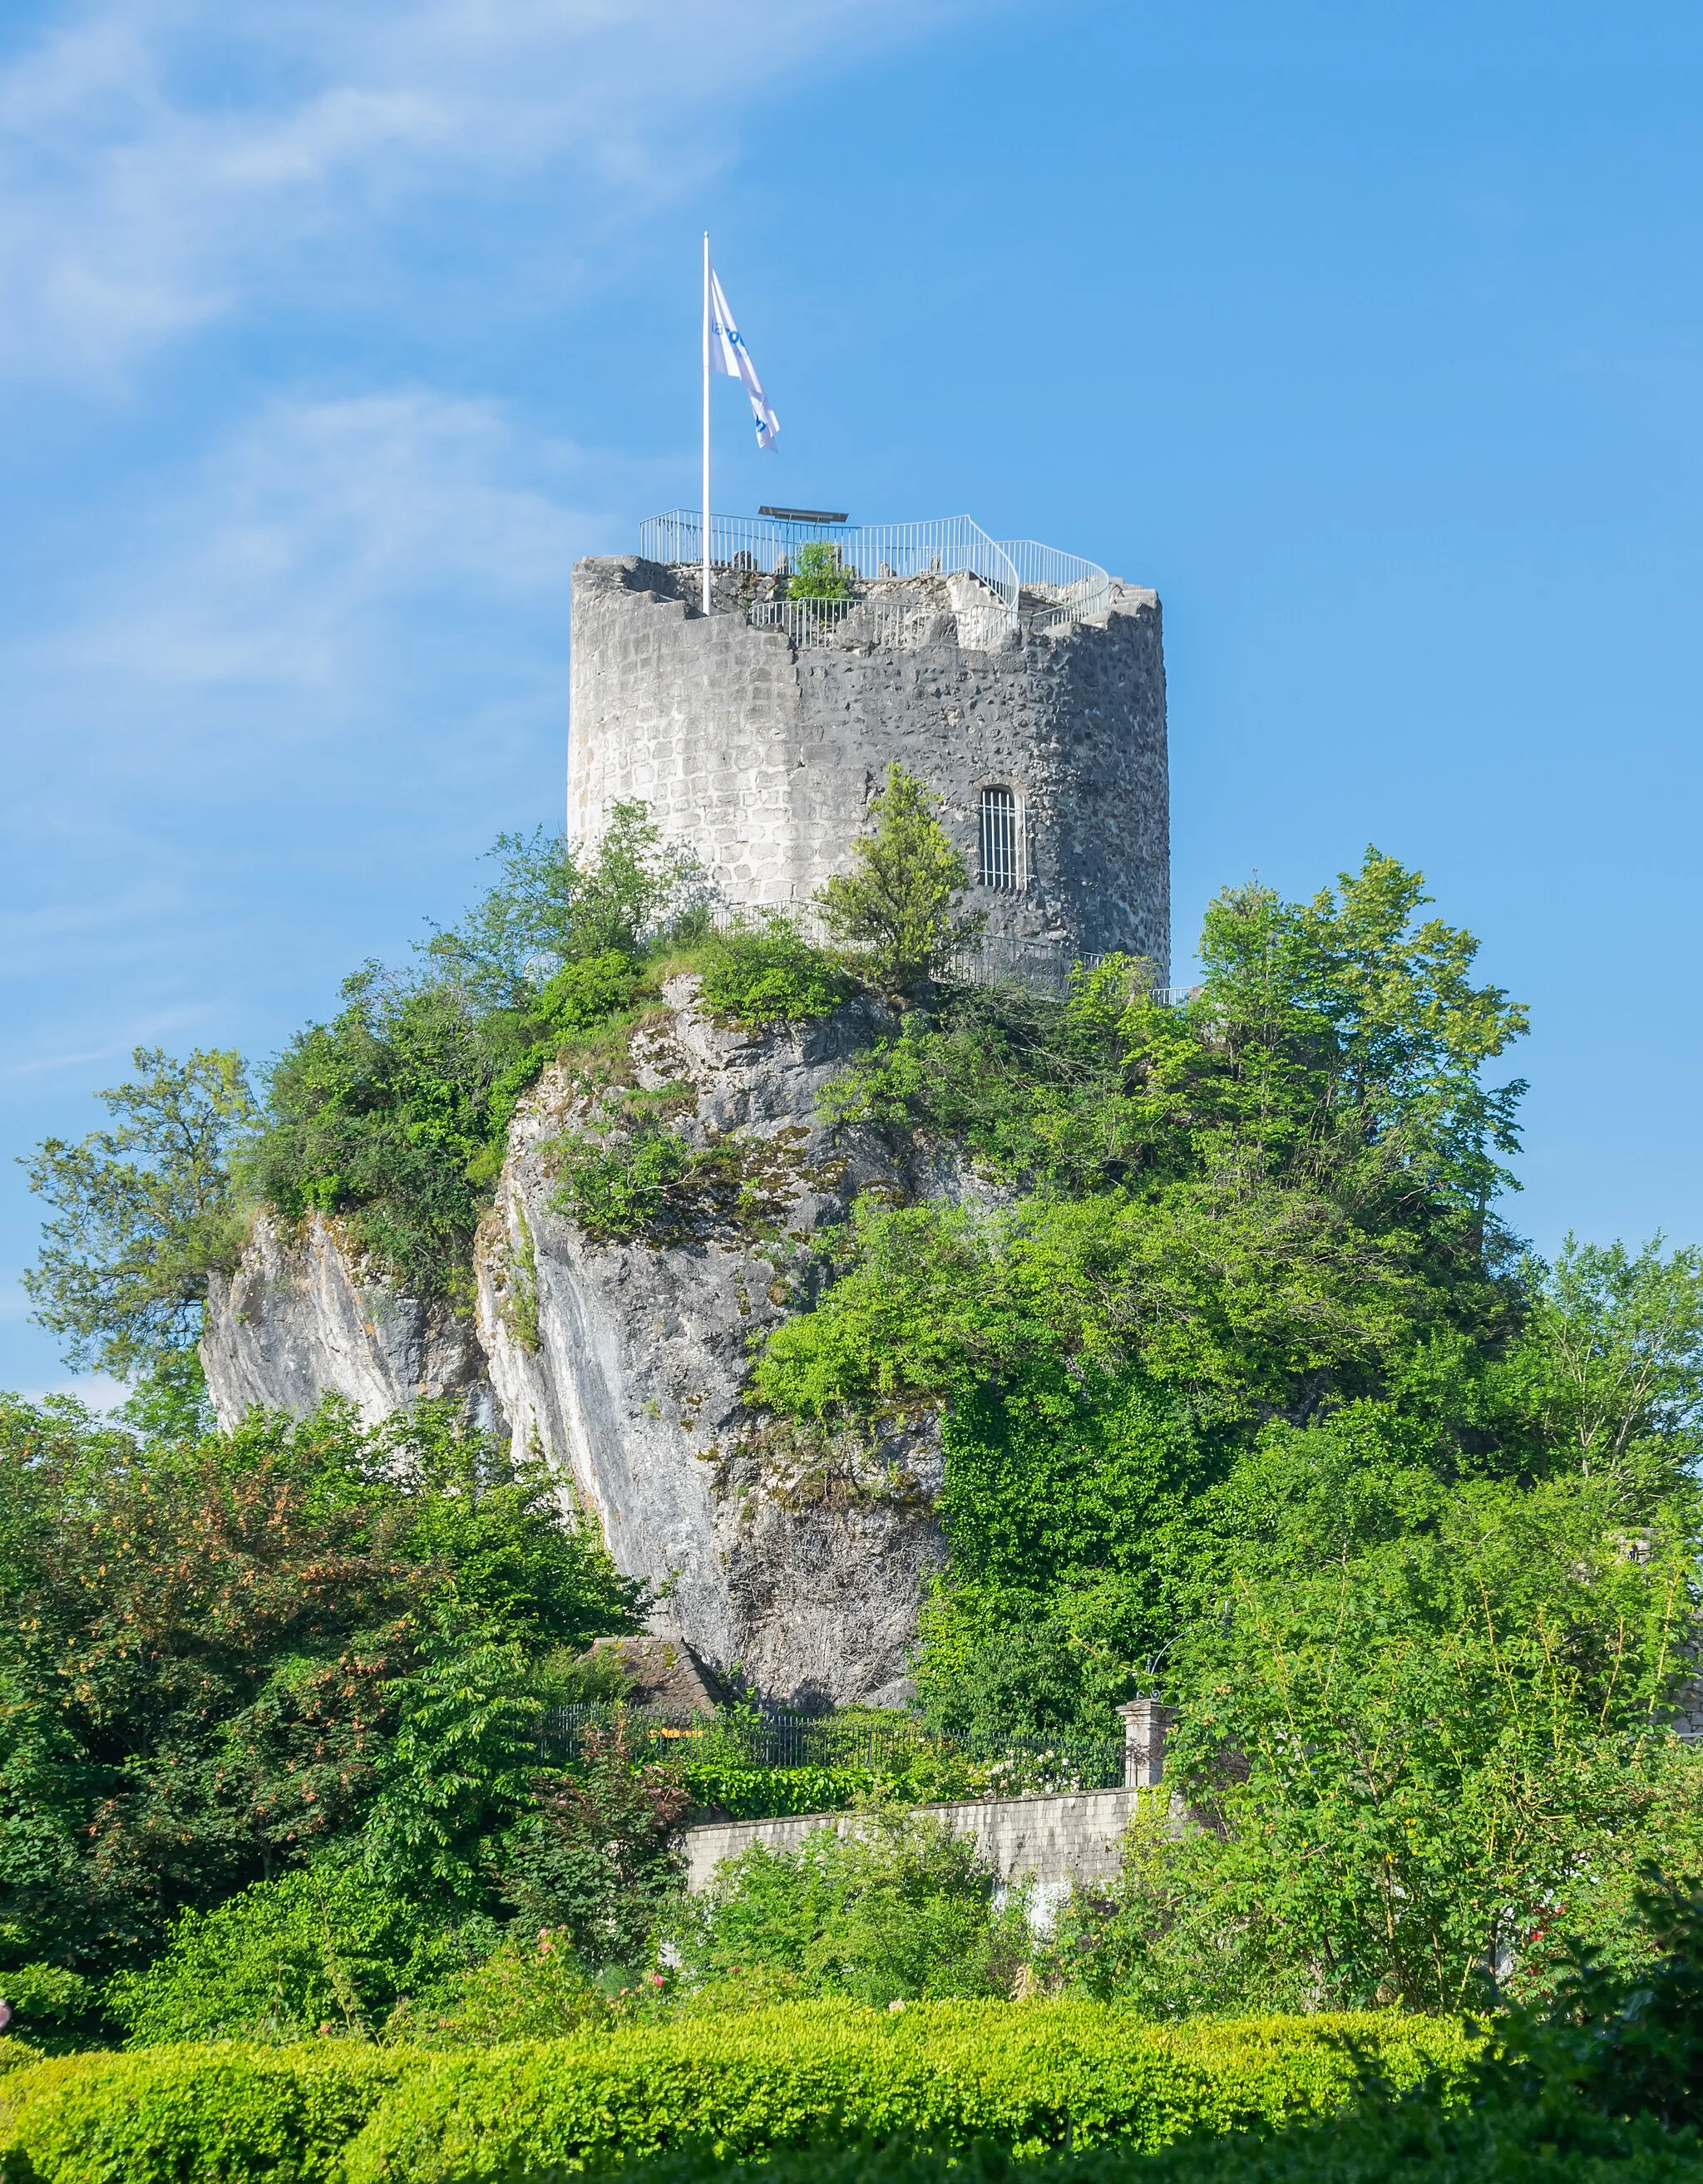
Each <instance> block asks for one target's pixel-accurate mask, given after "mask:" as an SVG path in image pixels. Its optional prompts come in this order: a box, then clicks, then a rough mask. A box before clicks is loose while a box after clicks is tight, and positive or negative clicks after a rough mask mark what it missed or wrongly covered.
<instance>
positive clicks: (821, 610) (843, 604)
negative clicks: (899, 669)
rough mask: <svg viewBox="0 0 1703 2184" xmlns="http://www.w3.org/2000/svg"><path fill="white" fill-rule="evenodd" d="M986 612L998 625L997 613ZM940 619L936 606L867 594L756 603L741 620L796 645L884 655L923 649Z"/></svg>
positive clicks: (999, 613)
mask: <svg viewBox="0 0 1703 2184" xmlns="http://www.w3.org/2000/svg"><path fill="white" fill-rule="evenodd" d="M988 611H989V612H990V614H991V615H994V616H996V617H997V619H998V620H999V621H1000V622H1001V623H1003V610H1002V609H999V608H997V606H996V607H991V608H990V609H989V610H988ZM940 618H941V610H940V609H939V608H937V607H930V606H919V605H918V604H916V602H915V600H914V599H902V598H900V599H883V598H881V597H880V596H879V593H868V592H866V593H864V594H863V598H862V599H757V600H755V601H754V602H753V603H752V604H751V607H750V608H749V609H748V610H747V612H746V616H745V619H746V620H747V621H749V622H750V623H751V627H752V628H753V629H780V630H784V631H785V632H786V634H787V636H788V637H789V638H790V639H791V641H792V643H794V644H795V645H800V644H875V645H879V646H881V647H882V648H883V649H885V650H888V651H902V650H903V649H904V648H905V647H906V646H907V645H912V644H924V643H927V641H928V638H929V635H930V632H931V631H932V630H933V628H934V627H935V623H936V622H937V621H939V620H940Z"/></svg>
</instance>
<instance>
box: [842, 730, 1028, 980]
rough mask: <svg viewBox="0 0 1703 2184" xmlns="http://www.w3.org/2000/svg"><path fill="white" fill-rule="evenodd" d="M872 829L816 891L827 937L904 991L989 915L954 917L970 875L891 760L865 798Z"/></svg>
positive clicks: (918, 788) (922, 792) (925, 796)
mask: <svg viewBox="0 0 1703 2184" xmlns="http://www.w3.org/2000/svg"><path fill="white" fill-rule="evenodd" d="M869 817H870V820H871V822H872V824H871V829H870V832H869V833H866V834H860V835H859V836H858V837H857V840H856V841H855V842H853V844H852V870H851V871H850V872H837V873H835V876H834V877H833V878H831V879H829V880H828V881H827V882H826V883H824V886H823V889H822V890H821V893H820V894H818V897H817V901H818V905H819V906H820V908H821V911H822V918H823V922H824V924H825V925H826V927H827V928H828V930H829V934H830V935H831V936H832V938H833V939H835V941H837V942H839V943H840V945H841V946H842V947H844V948H846V949H847V950H850V951H852V956H853V958H854V960H855V961H856V962H857V967H858V968H859V969H860V970H862V971H863V973H864V975H865V976H866V977H867V978H868V979H869V980H870V982H871V983H872V984H874V985H876V986H879V988H880V989H882V991H883V992H885V993H890V994H903V993H905V992H907V990H908V989H910V988H911V987H913V986H915V985H917V984H918V983H919V982H920V981H921V980H923V979H924V978H928V977H929V976H930V973H931V972H935V971H938V970H940V969H941V968H942V967H944V966H945V965H946V962H947V961H950V959H951V958H952V956H954V955H955V954H956V953H957V952H958V950H960V949H962V948H965V947H968V946H969V945H970V944H972V943H974V941H976V940H977V939H980V935H981V930H982V927H983V925H984V924H985V922H986V920H985V919H984V918H982V917H980V916H978V917H954V916H953V912H954V911H955V910H956V908H957V906H958V901H959V900H960V898H961V897H962V895H963V891H964V889H966V888H967V887H968V886H969V872H967V871H966V870H965V868H964V861H963V858H962V857H961V856H960V855H958V851H957V850H955V849H954V848H953V847H952V841H951V839H950V838H949V837H948V835H947V833H946V829H945V828H944V827H942V826H941V823H940V822H939V820H938V819H936V818H935V814H934V799H933V798H932V797H931V796H930V794H929V792H928V790H927V789H926V788H924V785H923V783H921V782H920V781H919V780H918V778H917V777H916V776H915V775H914V774H913V773H907V772H906V771H905V769H904V767H903V766H889V767H888V769H887V777H886V779H885V782H884V783H882V785H881V786H880V788H878V789H877V790H876V791H875V794H874V796H873V797H871V799H869Z"/></svg>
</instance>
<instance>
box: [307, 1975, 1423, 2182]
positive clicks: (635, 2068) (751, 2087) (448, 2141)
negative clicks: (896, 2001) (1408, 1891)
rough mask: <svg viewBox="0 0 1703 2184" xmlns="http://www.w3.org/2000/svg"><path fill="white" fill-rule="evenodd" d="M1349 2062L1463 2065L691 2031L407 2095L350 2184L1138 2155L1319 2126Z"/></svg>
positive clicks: (583, 2043) (839, 2028) (1338, 2026)
mask: <svg viewBox="0 0 1703 2184" xmlns="http://www.w3.org/2000/svg"><path fill="white" fill-rule="evenodd" d="M1355 2048H1358V2049H1359V2050H1360V2051H1361V2052H1362V2053H1365V2054H1366V2055H1369V2056H1370V2057H1371V2058H1372V2059H1374V2060H1375V2061H1376V2063H1377V2064H1379V2065H1380V2066H1381V2067H1382V2069H1383V2070H1385V2071H1387V2072H1388V2075H1389V2076H1390V2077H1391V2078H1392V2079H1393V2080H1394V2081H1399V2082H1404V2083H1412V2082H1413V2081H1415V2080H1416V2079H1417V2078H1419V2077H1420V2076H1421V2074H1422V2073H1423V2072H1424V2071H1425V2070H1427V2068H1428V2067H1430V2066H1431V2065H1432V2064H1443V2065H1445V2066H1448V2067H1450V2068H1458V2067H1459V2065H1460V2062H1461V2060H1462V2059H1463V2057H1464V2054H1465V2047H1464V2042H1463V2040H1462V2036H1461V2035H1460V2031H1458V2029H1456V2028H1455V2027H1454V2026H1452V2025H1443V2024H1437V2023H1433V2022H1428V2021H1421V2020H1411V2019H1401V2018H1394V2017H1388V2016H1385V2017H1371V2016H1368V2017H1359V2018H1310V2019H1289V2020H1253V2021H1248V2022H1242V2023H1231V2024H1226V2023H1217V2024H1203V2025H1195V2026H1189V2027H1176V2028H1162V2027H1156V2026H1152V2025H1143V2024H1142V2023H1141V2022H1140V2020H1137V2019H1136V2018H1133V2017H1131V2016H1130V2015H1128V2014H1124V2013H1121V2012H1119V2011H1116V2010H1111V2009H1103V2008H1098V2007H1096V2006H1095V2005H1093V2004H1090V2003H1033V2004H1029V2005H1022V2006H1016V2007H1013V2005H1011V2004H1009V2003H913V2004H911V2005H910V2006H909V2007H907V2008H906V2009H902V2010H900V2011H897V2012H887V2011H870V2010H865V2009H857V2008H855V2007H854V2006H852V2004H849V2003H787V2004H782V2005H780V2006H778V2007H775V2008H772V2009H759V2010H753V2011H750V2012H746V2013H744V2014H739V2013H734V2014H726V2015H707V2016H690V2017H687V2018H685V2019H683V2020H676V2021H673V2022H666V2023H663V2024H660V2025H643V2026H638V2027H634V2028H633V2029H630V2030H627V2031H619V2032H616V2033H612V2034H604V2035H600V2036H599V2035H591V2036H582V2037H580V2038H578V2039H574V2040H565V2041H561V2042H552V2043H550V2045H548V2046H539V2047H531V2048H502V2049H497V2050H494V2051H491V2052H489V2053H484V2054H482V2055H474V2056H455V2057H453V2058H447V2057H446V2058H444V2059H443V2060H441V2061H439V2062H437V2063H434V2064H433V2065H432V2066H431V2067H429V2068H428V2069H426V2070H420V2071H417V2072H413V2073H410V2075H408V2076H407V2077H406V2078H405V2079H404V2080H402V2081H400V2082H399V2083H398V2084H397V2085H396V2087H394V2090H393V2091H392V2092H390V2093H389V2094H388V2095H387V2097H386V2098H384V2100H383V2101H382V2103H380V2104H379V2106H378V2107H377V2109H375V2110H374V2112H373V2114H372V2116H371V2120H369V2122H368V2123H367V2125H366V2128H365V2129H364V2130H363V2131H362V2132H361V2134H360V2137H359V2138H358V2139H357V2140H356V2141H355V2143H354V2145H353V2146H351V2147H350V2148H349V2156H348V2166H347V2176H348V2184H451V2180H454V2184H497V2180H499V2179H501V2180H504V2184H511V2180H519V2179H521V2178H522V2177H529V2176H539V2177H541V2176H544V2175H547V2174H550V2173H551V2172H552V2171H559V2170H578V2169H582V2168H585V2169H596V2168H600V2167H605V2166H607V2165H610V2164H611V2163H612V2162H615V2161H617V2160H625V2161H634V2160H642V2159H646V2158H654V2157H656V2156H658V2155H662V2154H666V2153H673V2152H684V2153H691V2152H698V2153H706V2154H709V2153H713V2154H714V2155H715V2156H716V2157H717V2159H741V2158H745V2159H750V2158H752V2157H755V2156H758V2155H761V2154H764V2153H768V2152H770V2151H771V2150H777V2149H779V2148H785V2147H789V2146H791V2147H796V2146H803V2145H807V2144H809V2143H811V2142H814V2141H817V2140H818V2139H822V2138H824V2137H831V2136H835V2135H856V2134H864V2135H867V2136H868V2137H873V2138H875V2139H888V2138H897V2137H910V2138H912V2139H920V2140H924V2141H926V2142H930V2143H931V2144H933V2145H934V2146H935V2147H936V2148H939V2149H941V2150H942V2151H947V2152H955V2151H958V2150H961V2149H963V2148H968V2147H969V2146H971V2145H973V2144H974V2143H975V2142H977V2141H979V2140H991V2141H993V2142H997V2143H999V2144H1001V2145H1004V2146H1008V2147H1012V2148H1016V2149H1017V2150H1019V2152H1022V2153H1030V2154H1036V2153H1045V2152H1047V2150H1049V2149H1054V2148H1063V2147H1064V2146H1065V2145H1066V2144H1067V2143H1074V2144H1075V2146H1077V2147H1079V2148H1080V2147H1087V2146H1093V2145H1100V2144H1104V2143H1106V2142H1115V2141H1125V2142H1131V2143H1132V2144H1134V2145H1136V2146H1138V2147H1142V2148H1152V2147H1156V2146H1160V2145H1163V2144H1164V2143H1165V2142H1167V2141H1169V2140H1171V2139H1175V2138H1178V2137H1183V2136H1184V2135H1185V2134H1187V2133H1188V2132H1190V2131H1207V2132H1222V2131H1236V2130H1239V2129H1242V2128H1245V2127H1248V2126H1256V2125H1261V2124H1276V2123H1280V2122H1283V2121H1287V2120H1292V2119H1296V2118H1304V2117H1307V2116H1313V2115H1318V2114H1324V2113H1327V2112H1328V2111H1330V2110H1331V2109H1334V2108H1336V2107H1337V2106H1339V2105H1340V2104H1341V2103H1342V2102H1343V2099H1344V2098H1346V2097H1347V2096H1348V2092H1349V2091H1350V2089H1351V2088H1352V2087H1353V2085H1354V2081H1355V2073H1356V2069H1357V2064H1356V2063H1355V2060H1354V2052H1353V2050H1354V2049H1355Z"/></svg>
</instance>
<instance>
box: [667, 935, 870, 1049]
mask: <svg viewBox="0 0 1703 2184" xmlns="http://www.w3.org/2000/svg"><path fill="white" fill-rule="evenodd" d="M708 957H709V960H708V961H707V962H706V965H705V967H704V972H703V980H702V983H701V987H700V989H699V992H700V997H701V1000H702V1002H703V1005H704V1006H705V1007H706V1009H709V1010H712V1011H713V1012H714V1013H715V1014H716V1015H717V1016H720V1017H732V1018H733V1019H734V1022H737V1023H743V1024H753V1025H758V1024H771V1023H801V1022H805V1021H806V1020H807V1019H808V1018H810V1017H826V1016H832V1015H833V1013H834V1011H835V1009H837V1008H838V1007H839V1006H840V1003H841V1002H842V1001H844V1000H847V999H848V998H849V996H850V995H852V994H853V993H855V992H856V990H857V985H856V981H855V980H853V979H852V978H848V977H847V975H846V972H844V971H842V970H841V969H840V967H839V966H838V965H837V964H836V963H835V961H834V960H833V958H832V957H831V956H827V955H825V954H824V952H823V950H821V949H819V948H812V946H811V944H810V943H809V942H808V941H807V939H805V937H804V935H803V934H802V933H801V932H800V931H799V929H798V928H797V926H796V924H795V923H794V922H793V921H792V919H790V917H786V916H785V915H784V913H782V912H781V911H772V912H770V913H769V914H768V915H767V916H766V917H762V918H761V919H759V920H757V921H749V920H745V921H741V922H740V923H739V924H737V925H734V926H733V927H731V928H729V930H728V931H727V932H725V933H717V934H716V936H715V937H714V939H712V941H711V943H710V944H709V950H708Z"/></svg>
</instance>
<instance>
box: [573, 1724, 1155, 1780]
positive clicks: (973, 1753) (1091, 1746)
mask: <svg viewBox="0 0 1703 2184" xmlns="http://www.w3.org/2000/svg"><path fill="white" fill-rule="evenodd" d="M617 1733H618V1734H619V1735H620V1736H622V1738H623V1741H624V1742H625V1744H626V1746H627V1748H628V1752H633V1753H635V1754H638V1755H639V1756H642V1757H643V1758H647V1759H652V1760H673V1761H674V1762H675V1763H678V1764H679V1765H682V1766H687V1767H705V1768H710V1767H718V1768H733V1769H751V1770H754V1771H755V1770H761V1769H770V1768H796V1767H819V1768H837V1769H855V1770H857V1771H859V1772H864V1773H868V1774H878V1775H898V1774H902V1773H903V1772H905V1771H906V1769H907V1768H911V1767H913V1766H915V1765H917V1764H919V1763H924V1762H926V1761H928V1760H930V1759H937V1760H959V1761H964V1762H968V1763H971V1764H972V1765H975V1766H978V1767H984V1768H986V1769H987V1770H988V1771H989V1774H990V1775H991V1777H992V1778H993V1779H995V1780H1001V1779H1005V1780H1013V1781H1019V1782H1022V1783H1025V1784H1028V1783H1031V1782H1034V1783H1038V1782H1043V1781H1045V1782H1057V1783H1058V1784H1060V1785H1063V1786H1069V1787H1071V1788H1075V1789H1082V1790H1114V1789H1117V1788H1119V1787H1120V1786H1121V1785H1122V1783H1123V1780H1124V1740H1123V1738H1122V1737H1080V1736H1053V1737H1047V1736H1017V1737H1010V1736H1006V1737H987V1736H934V1735H931V1734H930V1733H929V1732H928V1731H927V1730H924V1729H923V1728H922V1726H921V1725H920V1724H918V1725H917V1726H915V1727H914V1728H913V1727H912V1726H911V1725H910V1724H907V1723H903V1722H884V1721H875V1722H872V1721H869V1720H868V1719H864V1718H860V1717H858V1716H856V1715H854V1716H852V1717H851V1718H850V1719H845V1720H842V1719H840V1718H839V1717H838V1716H836V1715H834V1714H799V1713H784V1712H780V1711H771V1710H768V1709H767V1708H764V1709H755V1710H751V1711H746V1710H745V1709H743V1708H742V1709H740V1710H738V1711H730V1712H727V1713H712V1714H702V1713H682V1712H678V1711H676V1710H674V1709H673V1708H665V1707H647V1706H610V1705H601V1706H575V1707H556V1708H551V1709H550V1711H549V1712H548V1713H546V1714H545V1716H544V1723H543V1725H542V1728H541V1730H540V1733H539V1750H540V1752H541V1754H542V1756H543V1757H544V1759H545V1760H546V1762H548V1763H553V1764H556V1765H557V1766H569V1765H572V1763H574V1762H575V1761H577V1760H578V1759H580V1758H583V1757H584V1756H585V1753H586V1751H587V1748H588V1747H587V1741H586V1740H587V1736H588V1734H590V1735H591V1736H595V1737H599V1738H601V1737H608V1736H613V1735H616V1734H617Z"/></svg>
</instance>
